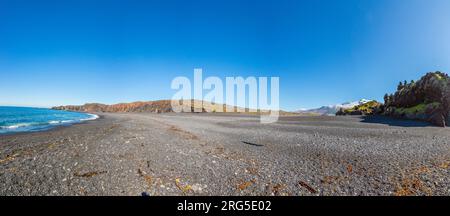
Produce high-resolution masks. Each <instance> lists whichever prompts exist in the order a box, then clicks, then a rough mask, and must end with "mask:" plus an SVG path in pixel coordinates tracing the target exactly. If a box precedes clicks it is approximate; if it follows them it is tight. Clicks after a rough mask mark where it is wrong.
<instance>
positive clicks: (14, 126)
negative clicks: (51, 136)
mask: <svg viewBox="0 0 450 216" xmlns="http://www.w3.org/2000/svg"><path fill="white" fill-rule="evenodd" d="M97 118H98V116H97V115H94V114H89V113H78V112H68V111H61V110H51V109H45V108H30V107H5V106H0V134H7V133H17V132H35V131H43V130H48V129H51V128H54V127H56V126H60V125H70V124H74V123H79V122H83V121H89V120H94V119H97Z"/></svg>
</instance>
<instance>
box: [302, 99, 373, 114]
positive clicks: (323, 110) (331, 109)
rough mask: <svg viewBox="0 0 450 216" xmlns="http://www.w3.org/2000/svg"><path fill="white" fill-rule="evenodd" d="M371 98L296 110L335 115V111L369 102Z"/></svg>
mask: <svg viewBox="0 0 450 216" xmlns="http://www.w3.org/2000/svg"><path fill="white" fill-rule="evenodd" d="M370 101H372V100H367V99H361V100H359V101H354V102H346V103H342V104H335V105H329V106H323V107H320V108H316V109H309V110H304V109H302V110H299V111H297V112H298V113H314V114H320V115H335V114H336V112H337V111H338V110H339V109H341V108H344V109H349V108H352V107H354V106H357V105H361V104H365V103H367V102H370Z"/></svg>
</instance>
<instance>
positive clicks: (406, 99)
mask: <svg viewBox="0 0 450 216" xmlns="http://www.w3.org/2000/svg"><path fill="white" fill-rule="evenodd" d="M384 100H385V112H384V114H385V115H388V116H392V117H397V118H406V119H415V120H423V121H428V122H431V123H432V124H434V125H437V126H441V127H445V126H449V125H450V120H449V116H450V78H449V76H448V75H447V74H445V73H441V72H430V73H427V74H426V75H425V76H423V77H422V78H421V79H420V80H418V81H416V82H414V81H411V82H410V83H408V82H406V81H405V82H404V83H400V84H399V85H398V87H397V91H396V92H395V93H394V94H391V95H387V94H386V95H385V97H384Z"/></svg>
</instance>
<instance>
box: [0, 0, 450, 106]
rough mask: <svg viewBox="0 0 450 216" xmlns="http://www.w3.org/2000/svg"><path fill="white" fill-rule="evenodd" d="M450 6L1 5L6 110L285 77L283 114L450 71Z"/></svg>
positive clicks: (390, 1)
mask: <svg viewBox="0 0 450 216" xmlns="http://www.w3.org/2000/svg"><path fill="white" fill-rule="evenodd" d="M449 23H450V1H448V0H427V1H425V0H334V1H332V0H308V1H306V0H303V1H302V0H297V1H280V0H278V1H245V0H244V1H242V0H241V1H234V0H231V1H230V0H228V1H170V0H169V1H133V0H131V1H129V0H128V1H125V0H124V1H114V0H111V1H83V0H78V1H45V0H43V1H31V0H30V1H21V0H14V1H13V0H0V92H1V93H0V104H1V105H22V106H53V105H61V104H83V103H86V102H101V103H117V102H131V101H137V100H157V99H169V98H171V97H172V95H173V94H174V93H175V91H174V90H171V89H170V83H171V81H172V79H173V78H175V77H176V76H192V74H193V69H194V68H203V70H204V76H219V77H225V76H244V77H245V76H278V77H280V105H281V107H282V108H283V109H286V110H296V109H299V108H313V107H319V106H322V105H328V104H335V103H341V102H345V101H353V100H358V99H360V98H368V99H378V100H382V98H383V95H384V93H386V92H392V91H394V90H395V88H396V85H397V83H398V82H399V81H400V80H411V79H418V78H419V77H420V76H421V75H423V74H424V73H426V72H428V71H435V70H441V71H444V72H448V71H450V70H449V69H450V25H449Z"/></svg>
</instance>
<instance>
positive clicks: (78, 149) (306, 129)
mask: <svg viewBox="0 0 450 216" xmlns="http://www.w3.org/2000/svg"><path fill="white" fill-rule="evenodd" d="M101 116H102V118H101V119H98V120H95V121H90V122H86V123H82V124H77V125H73V126H70V127H61V128H57V129H53V130H50V131H45V132H36V133H24V134H12V135H2V136H0V186H1V187H0V195H132V196H140V195H141V194H142V193H143V192H146V193H148V194H149V195H152V196H158V195H447V196H448V195H450V181H449V177H450V169H449V163H450V129H448V128H438V127H433V126H429V125H427V124H422V123H418V122H409V121H399V120H394V119H382V118H377V117H372V118H369V119H367V118H366V119H365V118H362V117H282V118H281V119H280V121H279V122H278V123H275V124H268V125H264V124H260V123H259V119H258V118H257V117H255V116H240V115H219V114H101Z"/></svg>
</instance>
